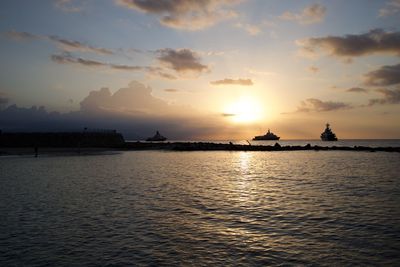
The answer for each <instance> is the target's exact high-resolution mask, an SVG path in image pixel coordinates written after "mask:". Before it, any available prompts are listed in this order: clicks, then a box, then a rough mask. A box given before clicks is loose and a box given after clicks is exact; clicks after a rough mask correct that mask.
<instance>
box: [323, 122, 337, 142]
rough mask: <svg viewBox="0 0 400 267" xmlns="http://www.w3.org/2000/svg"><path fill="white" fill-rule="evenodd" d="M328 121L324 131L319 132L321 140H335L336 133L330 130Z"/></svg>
mask: <svg viewBox="0 0 400 267" xmlns="http://www.w3.org/2000/svg"><path fill="white" fill-rule="evenodd" d="M329 126H330V125H329V123H327V124H326V128H325V131H323V132H322V133H321V140H322V141H337V140H338V139H337V137H336V134H335V133H334V132H332V130H331V128H329Z"/></svg>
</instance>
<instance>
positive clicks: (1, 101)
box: [0, 92, 9, 106]
mask: <svg viewBox="0 0 400 267" xmlns="http://www.w3.org/2000/svg"><path fill="white" fill-rule="evenodd" d="M8 101H9V99H8V97H7V96H6V95H5V94H4V93H2V92H0V106H1V105H5V104H7V103H8Z"/></svg>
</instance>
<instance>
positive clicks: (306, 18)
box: [280, 4, 326, 24]
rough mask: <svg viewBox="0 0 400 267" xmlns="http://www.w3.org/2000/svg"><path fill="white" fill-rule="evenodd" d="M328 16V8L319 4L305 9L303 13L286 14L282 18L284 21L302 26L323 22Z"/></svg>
mask: <svg viewBox="0 0 400 267" xmlns="http://www.w3.org/2000/svg"><path fill="white" fill-rule="evenodd" d="M325 14H326V8H325V7H324V6H322V5H319V4H313V5H311V6H308V7H306V8H304V9H303V10H302V11H301V13H298V14H296V13H292V12H289V11H287V12H285V13H283V14H282V15H281V16H280V18H281V19H284V20H293V21H296V22H298V23H300V24H314V23H318V22H321V21H323V19H324V18H325Z"/></svg>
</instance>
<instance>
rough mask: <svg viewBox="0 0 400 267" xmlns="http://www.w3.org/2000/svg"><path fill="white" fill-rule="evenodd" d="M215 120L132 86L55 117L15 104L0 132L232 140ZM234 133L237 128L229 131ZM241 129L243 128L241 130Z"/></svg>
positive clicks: (2, 114)
mask: <svg viewBox="0 0 400 267" xmlns="http://www.w3.org/2000/svg"><path fill="white" fill-rule="evenodd" d="M222 119H223V118H221V116H217V115H206V114H203V113H200V112H198V111H195V110H193V109H191V108H189V107H183V106H178V105H172V104H168V103H167V102H166V101H164V100H162V99H159V98H156V97H154V96H153V95H152V90H151V88H149V87H147V86H145V85H143V84H140V83H138V82H132V83H130V84H129V86H128V87H126V88H121V89H119V90H117V91H116V92H115V93H112V92H111V91H110V90H109V89H108V88H102V89H100V90H94V91H91V92H90V93H89V95H88V96H87V97H86V98H85V99H83V100H82V101H81V103H80V110H78V111H73V112H68V113H58V112H48V111H46V109H45V108H44V107H35V106H34V107H32V108H22V107H17V106H16V105H11V106H8V107H7V108H5V109H3V110H0V125H1V129H2V130H3V131H79V130H82V129H83V128H84V127H87V128H89V129H116V130H118V131H120V132H122V133H123V135H124V137H125V138H126V139H127V140H136V139H143V138H146V137H148V136H151V135H154V132H155V130H160V131H161V133H162V134H163V135H165V136H167V137H168V138H169V139H171V140H174V139H175V140H196V139H197V140H205V138H209V137H210V136H214V137H215V136H216V137H220V138H227V137H228V136H232V135H231V134H230V133H229V131H232V129H228V128H226V127H229V126H226V125H225V124H224V123H223V121H222ZM233 130H234V131H236V132H237V131H238V129H237V127H235V129H233ZM242 130H243V131H247V130H248V129H247V128H246V129H242Z"/></svg>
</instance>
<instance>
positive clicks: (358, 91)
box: [346, 87, 368, 93]
mask: <svg viewBox="0 0 400 267" xmlns="http://www.w3.org/2000/svg"><path fill="white" fill-rule="evenodd" d="M346 92H349V93H367V92H368V90H367V89H364V88H360V87H352V88H349V89H347V90H346Z"/></svg>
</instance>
